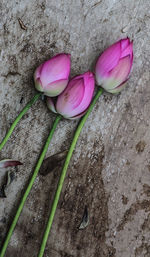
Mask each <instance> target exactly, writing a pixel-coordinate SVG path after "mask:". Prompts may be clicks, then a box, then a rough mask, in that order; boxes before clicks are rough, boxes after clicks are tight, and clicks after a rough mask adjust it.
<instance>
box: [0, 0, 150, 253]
mask: <svg viewBox="0 0 150 257" xmlns="http://www.w3.org/2000/svg"><path fill="white" fill-rule="evenodd" d="M0 12H1V15H0V29H1V40H0V44H1V47H0V54H1V62H0V73H1V76H0V85H1V87H0V110H1V112H0V138H1V139H2V138H3V136H4V135H5V133H6V131H7V130H8V128H9V126H10V124H11V123H12V121H13V120H14V118H15V117H16V115H17V114H18V113H19V112H20V110H21V109H22V108H23V106H24V105H25V104H26V103H27V102H28V101H29V99H31V97H32V96H33V95H34V94H35V89H34V85H33V79H32V76H33V71H34V69H35V67H36V66H37V65H39V64H40V63H41V62H42V61H44V60H46V59H48V58H49V57H50V56H53V55H54V54H56V53H59V52H68V53H71V55H72V75H75V74H78V73H79V72H84V71H86V70H88V69H89V68H90V69H91V70H92V68H93V65H94V63H95V60H96V58H97V56H98V55H99V54H100V53H101V52H102V51H103V50H104V49H105V48H106V47H107V46H109V45H110V44H112V43H113V42H115V41H116V40H118V39H120V38H123V37H126V36H129V37H131V38H132V39H133V40H134V54H135V58H134V65H133V71H132V74H131V78H130V80H129V81H128V83H127V87H126V89H125V90H124V91H123V92H122V93H121V94H120V95H118V96H111V95H108V94H104V95H103V96H102V97H101V98H100V99H99V101H98V103H97V104H96V106H95V108H94V110H93V112H92V114H91V115H90V117H89V119H88V121H87V122H86V125H85V127H84V129H83V131H82V133H81V136H80V138H79V141H78V145H77V147H76V150H75V152H74V155H73V157H72V160H71V163H70V166H69V169H68V175H67V177H66V180H65V185H64V187H63V192H62V195H61V199H60V201H59V205H58V209H57V212H56V216H55V220H54V224H53V227H52V231H51V235H50V237H49V239H48V244H47V247H46V251H45V254H44V257H110V256H111V257H149V256H150V143H149V142H150V1H148V0H135V1H131V0H100V1H98V0H68V1H65V0H49V1H48V0H33V1H30V0H20V1H19V0H16V1H15V0H11V1H6V0H5V1H4V0H1V2H0ZM19 18H20V19H21V20H22V22H23V24H24V25H25V28H24V29H23V27H22V28H21V26H20V25H21V24H19V21H18V19H19ZM53 120H54V115H53V114H52V113H50V112H49V111H48V109H47V107H46V105H45V103H44V102H42V101H41V100H39V101H38V102H37V103H36V104H35V105H34V106H33V107H32V108H31V109H30V110H29V112H28V114H27V115H25V117H24V118H23V119H22V120H21V122H20V123H19V124H18V125H17V127H16V129H15V131H14V133H13V135H12V136H11V138H10V140H9V141H8V143H7V144H6V146H5V147H4V148H3V150H2V151H1V153H0V158H1V159H3V158H15V159H18V160H20V161H22V162H23V163H24V165H23V166H20V167H18V168H17V169H16V170H15V180H14V181H13V183H12V184H11V186H10V188H9V193H8V196H7V198H5V199H0V245H2V242H3V239H4V238H5V235H6V231H7V229H8V227H9V225H10V223H11V221H12V218H13V216H14V214H15V211H16V208H17V206H18V203H19V200H20V197H21V195H22V194H23V192H24V189H25V186H26V184H27V181H28V179H29V177H30V176H31V174H32V171H33V168H34V166H35V163H36V161H37V159H38V156H39V152H40V150H41V149H42V146H43V145H44V142H45V140H46V137H47V135H48V132H49V130H50V128H51V125H52V122H53ZM76 126H77V121H65V120H63V121H61V122H60V124H59V126H58V129H57V131H56V133H55V135H54V138H53V140H52V143H51V145H50V147H49V150H48V153H47V156H50V155H52V154H55V153H57V152H60V151H64V150H65V149H68V147H69V144H70V142H71V138H72V136H73V132H74V130H75V128H76ZM6 172H7V170H1V171H0V184H2V182H3V179H4V177H5V175H6ZM59 174H60V169H58V170H55V172H52V173H50V174H48V175H47V176H45V177H43V176H41V175H39V176H38V177H37V179H36V182H35V184H34V186H33V189H32V191H31V193H30V195H29V197H28V200H27V202H26V205H25V207H24V209H23V212H22V214H21V217H20V219H19V222H18V224H17V227H16V229H15V231H14V233H13V236H12V239H11V241H10V243H9V247H8V250H7V253H6V257H36V256H37V253H38V250H39V247H40V243H41V239H42V235H43V232H44V228H45V224H46V221H47V218H48V214H49V211H50V206H51V203H52V199H53V196H54V191H55V189H56V186H57V182H58V178H59ZM85 205H87V206H88V210H89V215H90V222H89V225H88V227H87V228H86V229H85V230H82V231H81V230H80V231H79V230H78V227H79V224H80V221H81V218H82V215H83V211H84V207H85Z"/></svg>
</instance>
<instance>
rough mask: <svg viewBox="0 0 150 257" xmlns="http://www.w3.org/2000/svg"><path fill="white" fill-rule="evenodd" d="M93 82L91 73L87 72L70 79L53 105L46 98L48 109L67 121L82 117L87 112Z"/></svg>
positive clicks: (92, 90)
mask: <svg viewBox="0 0 150 257" xmlns="http://www.w3.org/2000/svg"><path fill="white" fill-rule="evenodd" d="M94 87H95V81H94V75H93V73H92V72H90V71H88V72H86V73H84V74H82V75H79V76H76V77H74V78H73V79H71V80H70V81H69V83H68V86H67V87H66V89H65V90H64V92H63V93H62V94H61V95H59V96H58V97H57V99H56V102H55V103H54V101H53V99H52V98H50V97H48V98H47V105H48V108H49V109H50V110H51V111H53V112H55V113H56V112H57V113H59V114H61V115H62V116H64V117H65V118H67V119H77V118H79V117H82V116H83V115H84V114H85V112H86V111H87V109H88V107H89V105H90V103H91V100H92V97H93V92H94Z"/></svg>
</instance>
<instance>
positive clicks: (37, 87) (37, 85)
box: [34, 78, 43, 92]
mask: <svg viewBox="0 0 150 257" xmlns="http://www.w3.org/2000/svg"><path fill="white" fill-rule="evenodd" d="M34 84H35V88H36V89H37V90H38V91H40V92H43V87H42V83H41V80H40V78H38V79H36V80H35V81H34Z"/></svg>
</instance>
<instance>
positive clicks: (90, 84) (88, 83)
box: [73, 71, 95, 116]
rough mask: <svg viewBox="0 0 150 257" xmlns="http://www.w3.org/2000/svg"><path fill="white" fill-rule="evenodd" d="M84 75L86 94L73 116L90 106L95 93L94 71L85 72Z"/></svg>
mask: <svg viewBox="0 0 150 257" xmlns="http://www.w3.org/2000/svg"><path fill="white" fill-rule="evenodd" d="M79 77H80V76H79ZM82 77H83V79H84V96H83V99H82V101H81V103H80V104H79V105H78V106H77V108H76V114H75V115H73V116H76V115H80V114H81V113H83V112H84V111H85V110H86V109H87V108H88V106H89V105H90V103H91V100H92V97H93V93H94V88H95V79H94V75H93V73H92V72H90V71H88V72H86V73H84V74H83V75H82ZM83 115H84V114H83ZM81 116H82V115H81Z"/></svg>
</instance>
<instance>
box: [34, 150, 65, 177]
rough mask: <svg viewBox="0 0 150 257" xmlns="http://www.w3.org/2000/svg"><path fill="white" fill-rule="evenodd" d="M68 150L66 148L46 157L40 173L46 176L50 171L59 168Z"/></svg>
mask: <svg viewBox="0 0 150 257" xmlns="http://www.w3.org/2000/svg"><path fill="white" fill-rule="evenodd" d="M67 152H68V151H67V150H65V151H63V152H60V153H57V154H55V155H52V156H50V157H48V158H46V159H45V160H44V161H43V164H42V166H41V168H40V171H39V173H40V174H41V175H43V176H46V175H47V174H48V173H50V172H52V171H54V170H55V169H56V168H59V167H60V166H61V164H62V161H63V160H64V159H65V157H66V155H67Z"/></svg>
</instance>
